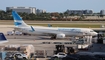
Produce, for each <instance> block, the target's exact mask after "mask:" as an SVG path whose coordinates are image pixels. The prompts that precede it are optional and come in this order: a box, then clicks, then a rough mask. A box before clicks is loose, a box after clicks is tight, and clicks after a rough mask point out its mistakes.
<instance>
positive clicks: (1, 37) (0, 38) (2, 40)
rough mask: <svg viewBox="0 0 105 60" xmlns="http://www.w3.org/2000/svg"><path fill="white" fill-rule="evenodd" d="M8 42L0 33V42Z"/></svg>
mask: <svg viewBox="0 0 105 60" xmlns="http://www.w3.org/2000/svg"><path fill="white" fill-rule="evenodd" d="M5 42H8V41H7V39H6V37H5V36H4V34H3V33H0V43H5Z"/></svg>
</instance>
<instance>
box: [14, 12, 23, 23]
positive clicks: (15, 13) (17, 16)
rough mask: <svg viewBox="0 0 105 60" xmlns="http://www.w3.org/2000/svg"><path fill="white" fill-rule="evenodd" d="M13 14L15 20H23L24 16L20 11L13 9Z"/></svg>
mask: <svg viewBox="0 0 105 60" xmlns="http://www.w3.org/2000/svg"><path fill="white" fill-rule="evenodd" d="M12 16H13V18H14V20H19V21H20V20H22V18H21V17H20V16H19V15H18V13H17V12H16V11H12Z"/></svg>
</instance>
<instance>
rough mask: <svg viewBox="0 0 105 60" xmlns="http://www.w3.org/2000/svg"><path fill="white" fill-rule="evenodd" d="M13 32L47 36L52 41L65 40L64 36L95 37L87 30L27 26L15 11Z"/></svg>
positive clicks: (13, 14)
mask: <svg viewBox="0 0 105 60" xmlns="http://www.w3.org/2000/svg"><path fill="white" fill-rule="evenodd" d="M12 16H13V19H14V25H15V30H17V31H20V32H22V33H27V34H48V35H50V36H51V38H52V39H57V38H65V37H66V36H84V35H91V36H95V35H97V33H96V32H95V31H93V30H92V29H89V28H64V27H62V28H59V27H44V26H30V25H27V24H26V23H25V22H24V21H23V20H22V18H21V17H20V16H19V15H18V13H17V12H16V11H12Z"/></svg>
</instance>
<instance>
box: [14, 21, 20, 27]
mask: <svg viewBox="0 0 105 60" xmlns="http://www.w3.org/2000/svg"><path fill="white" fill-rule="evenodd" d="M14 24H15V26H18V25H22V23H20V22H14Z"/></svg>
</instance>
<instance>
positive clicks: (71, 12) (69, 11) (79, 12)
mask: <svg viewBox="0 0 105 60" xmlns="http://www.w3.org/2000/svg"><path fill="white" fill-rule="evenodd" d="M66 12H67V13H68V14H78V15H83V14H93V11H92V10H67V11H66Z"/></svg>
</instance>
